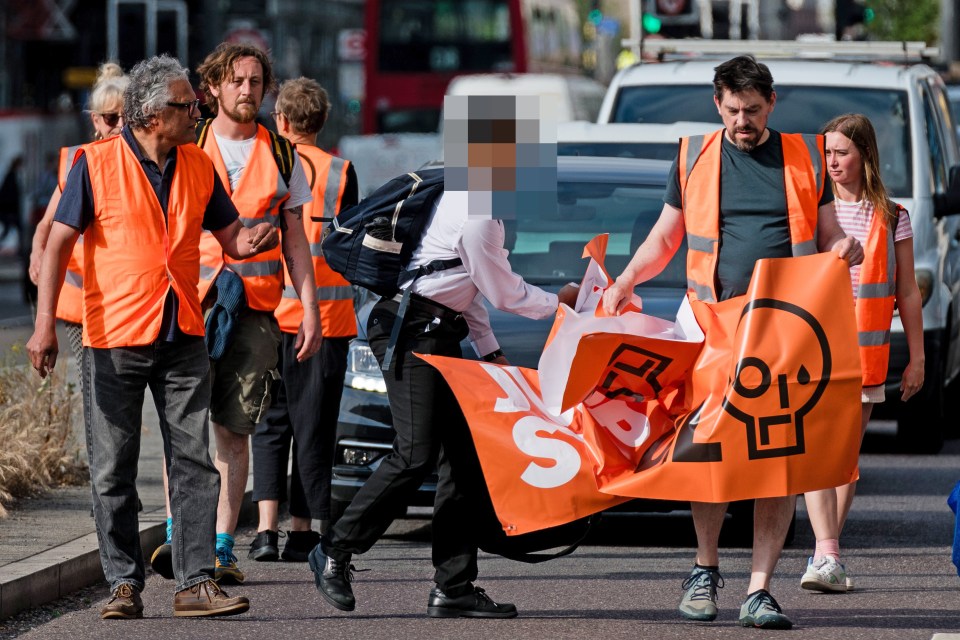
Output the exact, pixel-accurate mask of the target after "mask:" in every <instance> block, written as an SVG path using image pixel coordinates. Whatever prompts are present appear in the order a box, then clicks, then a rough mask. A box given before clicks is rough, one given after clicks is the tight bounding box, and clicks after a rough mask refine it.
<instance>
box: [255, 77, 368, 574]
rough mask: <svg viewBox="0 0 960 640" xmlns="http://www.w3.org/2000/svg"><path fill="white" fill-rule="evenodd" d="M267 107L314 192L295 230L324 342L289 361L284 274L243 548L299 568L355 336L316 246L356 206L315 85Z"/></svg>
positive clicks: (326, 482) (290, 301)
mask: <svg viewBox="0 0 960 640" xmlns="http://www.w3.org/2000/svg"><path fill="white" fill-rule="evenodd" d="M274 109H275V110H274V111H273V113H272V114H271V115H272V116H273V117H274V119H275V121H276V123H277V130H278V131H279V132H280V134H281V135H283V136H284V137H285V138H287V139H289V140H290V141H291V142H293V143H294V144H295V145H296V149H297V153H298V154H299V155H300V160H301V162H302V163H303V168H304V172H305V173H306V174H307V180H308V182H309V183H310V188H311V190H312V192H313V202H311V203H309V204H307V205H304V208H303V213H304V220H303V224H304V227H305V229H306V233H307V240H308V241H309V242H310V255H311V256H312V258H313V275H314V279H315V280H316V282H317V304H318V305H319V307H320V321H321V324H322V326H323V344H322V345H321V347H320V353H318V354H317V356H316V357H314V358H310V359H309V360H307V361H306V362H297V358H296V355H297V352H296V342H295V339H296V336H297V328H298V327H299V326H300V321H301V318H302V317H303V308H302V307H301V306H300V301H299V300H298V299H297V296H296V292H295V291H294V289H293V286H291V285H290V275H289V272H288V271H286V270H285V272H284V283H285V286H284V290H283V299H282V300H280V305H279V306H278V307H277V311H276V316H277V320H278V322H279V323H280V331H282V332H283V338H282V343H281V345H280V354H279V362H280V364H279V368H280V385H279V387H278V391H277V397H276V398H275V399H274V402H273V404H272V406H271V407H270V409H269V410H268V411H267V413H266V415H265V416H264V418H263V420H261V421H260V423H259V424H258V425H257V428H256V431H255V432H254V434H253V500H254V502H256V503H257V507H258V509H259V512H260V524H259V526H258V528H257V537H256V538H255V539H254V540H253V543H252V544H251V546H250V557H251V558H252V559H254V560H259V561H272V560H277V559H278V558H279V557H281V555H282V557H283V559H284V560H286V561H288V562H306V561H307V555H308V554H309V553H310V551H311V550H312V549H313V548H314V547H315V546H317V544H318V543H319V542H320V534H321V533H326V530H327V526H328V525H329V522H330V481H331V476H332V475H333V452H334V438H335V436H336V429H337V420H338V417H339V415H340V396H341V393H342V392H343V380H344V376H345V375H346V370H347V348H348V346H349V343H350V339H351V338H353V337H355V336H356V335H357V322H356V316H355V315H354V310H353V289H352V288H351V287H350V283H349V282H347V281H346V280H344V279H343V277H342V276H341V275H339V274H338V273H336V272H334V271H333V270H331V269H330V267H328V266H327V261H326V260H324V259H323V253H322V252H321V251H320V240H321V238H322V235H323V229H324V227H325V226H326V225H328V224H330V220H331V219H332V218H333V216H335V215H337V213H339V212H340V210H341V209H343V208H344V207H348V206H350V205H353V204H356V202H357V199H358V186H357V174H356V172H355V171H354V169H353V164H351V163H350V162H349V161H347V160H343V159H341V158H338V157H336V156H332V155H330V154H329V153H326V152H325V151H323V150H321V149H320V148H319V147H317V135H318V134H319V133H320V130H321V129H322V128H323V125H324V124H325V123H326V121H327V115H328V114H329V112H330V100H329V99H328V98H327V92H326V91H324V89H323V87H321V86H320V84H319V83H317V81H316V80H311V79H309V78H297V79H295V80H287V81H286V82H284V83H283V84H282V85H281V86H280V93H279V94H278V95H277V103H276V106H275V107H274ZM291 439H292V440H293V473H292V474H291V476H290V496H289V498H290V500H289V502H290V515H291V516H292V522H291V527H292V530H291V531H288V532H287V541H286V544H285V545H284V548H283V553H282V554H281V553H280V550H279V547H278V538H279V533H280V532H279V503H280V501H281V500H282V498H283V496H284V495H285V494H286V484H287V458H288V455H289V452H290V441H291ZM312 518H315V519H317V520H319V523H318V525H319V529H320V532H319V533H318V532H316V531H313V530H312V529H311V519H312Z"/></svg>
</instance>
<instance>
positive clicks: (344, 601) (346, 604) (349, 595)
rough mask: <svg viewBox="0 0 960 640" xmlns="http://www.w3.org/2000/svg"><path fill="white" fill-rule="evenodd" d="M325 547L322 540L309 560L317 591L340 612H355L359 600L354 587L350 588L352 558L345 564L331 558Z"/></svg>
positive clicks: (311, 553)
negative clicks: (355, 595)
mask: <svg viewBox="0 0 960 640" xmlns="http://www.w3.org/2000/svg"><path fill="white" fill-rule="evenodd" d="M323 547H324V542H323V539H322V538H321V539H320V543H319V544H318V545H317V546H315V547H314V548H313V551H311V552H310V555H309V556H308V558H307V561H308V562H309V563H310V570H311V571H313V579H314V582H315V583H316V585H317V591H319V592H320V595H321V596H323V599H324V600H326V601H327V602H328V603H330V605H331V606H333V607H335V608H337V609H340V611H353V610H354V609H355V608H356V606H357V600H356V598H354V597H353V587H351V586H350V581H351V580H353V565H352V564H350V558H349V556H348V557H347V560H346V561H345V562H342V561H340V560H336V559H334V558H331V557H330V556H328V555H327V553H326V550H325V549H324V548H323Z"/></svg>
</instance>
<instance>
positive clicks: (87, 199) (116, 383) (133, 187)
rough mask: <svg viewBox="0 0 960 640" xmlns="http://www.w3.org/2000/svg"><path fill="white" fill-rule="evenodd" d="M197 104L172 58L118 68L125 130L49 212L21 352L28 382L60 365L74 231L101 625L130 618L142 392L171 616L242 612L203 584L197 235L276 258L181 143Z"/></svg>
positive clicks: (203, 399) (208, 497)
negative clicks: (153, 448) (158, 449)
mask: <svg viewBox="0 0 960 640" xmlns="http://www.w3.org/2000/svg"><path fill="white" fill-rule="evenodd" d="M197 107H198V101H197V100H196V98H195V94H194V91H193V88H192V87H191V86H190V82H189V80H188V72H187V70H186V69H185V68H184V67H183V66H182V65H181V64H180V63H179V62H178V61H177V60H175V59H174V58H171V57H169V56H159V57H153V58H150V59H149V60H146V61H144V62H141V63H139V64H137V65H136V66H135V67H134V68H133V70H132V71H131V72H130V84H129V86H128V87H127V89H126V91H125V93H124V120H125V121H126V126H125V127H124V128H123V130H122V131H121V133H120V135H119V136H115V137H114V138H111V139H109V140H102V141H100V142H95V143H92V144H88V145H85V146H84V147H83V149H82V151H81V153H80V156H79V158H78V160H77V161H76V164H75V165H74V168H73V170H72V171H71V173H70V177H69V179H68V180H67V184H66V187H65V189H64V191H63V196H62V198H61V200H60V204H59V206H58V208H57V213H56V216H55V217H54V222H53V225H52V227H51V229H50V236H49V239H48V243H47V251H46V253H45V254H44V258H43V264H42V266H41V271H40V280H39V300H38V306H37V322H36V328H35V331H34V334H33V336H32V337H31V338H30V341H29V342H28V343H27V351H28V353H29V356H30V361H31V363H32V364H33V366H34V368H36V369H37V371H38V373H39V374H40V376H41V377H45V376H46V375H47V373H49V371H50V370H52V368H53V366H54V364H55V363H56V359H57V351H58V345H57V336H56V327H55V312H56V305H57V298H58V295H59V291H60V287H61V286H62V284H63V278H64V272H65V269H66V264H67V258H68V256H69V254H70V251H71V249H72V247H73V245H74V243H75V242H76V240H77V237H78V235H79V234H80V233H83V234H84V243H83V246H84V274H83V275H84V290H83V296H84V303H83V326H84V329H83V344H84V360H83V376H84V389H85V392H86V394H87V402H86V403H85V408H86V411H87V412H88V414H89V419H88V421H87V424H88V437H87V452H88V455H89V461H90V480H91V485H92V490H93V503H94V518H95V519H96V524H97V533H98V537H99V540H100V561H101V564H102V565H103V571H104V574H105V575H106V578H107V580H108V581H109V582H110V588H111V590H112V592H113V593H112V596H113V597H112V598H111V599H110V601H109V602H108V603H107V604H106V605H105V606H104V607H103V608H102V609H101V612H100V613H101V617H102V618H105V619H108V618H121V619H123V618H140V617H142V616H143V603H142V601H141V599H140V591H142V590H143V587H144V561H143V555H142V551H141V548H140V536H139V535H138V522H137V490H136V477H137V460H138V458H139V454H140V416H141V411H142V408H143V395H144V389H145V388H146V387H149V388H150V391H151V393H152V394H153V397H154V402H155V403H156V406H157V413H158V414H159V416H160V433H161V436H162V438H163V446H164V453H165V459H166V463H167V470H168V473H169V477H170V483H169V498H170V503H171V505H172V509H173V514H174V530H173V571H174V574H175V578H176V595H175V597H174V604H173V609H174V615H175V616H212V615H232V614H237V613H242V612H244V611H246V610H247V609H248V608H249V601H248V600H247V599H246V598H242V597H235V598H231V597H228V596H227V594H226V593H224V592H223V590H221V589H220V588H219V586H218V585H217V583H216V582H214V580H213V566H212V565H213V557H214V524H215V521H216V512H215V510H214V508H213V505H214V504H215V503H216V500H217V495H218V493H219V490H220V479H219V476H218V474H217V471H216V469H215V468H214V466H213V464H212V462H211V460H210V455H209V453H208V448H209V434H208V417H207V412H208V409H209V405H210V376H209V370H210V364H209V359H208V357H207V350H206V347H205V346H204V339H203V333H204V327H203V318H202V315H201V311H200V300H199V296H198V293H197V281H198V278H199V269H200V252H199V244H200V233H201V229H209V230H210V231H211V232H212V233H213V235H214V236H215V237H216V239H217V241H218V242H219V243H220V244H221V245H222V246H223V250H224V252H226V253H227V254H228V255H231V256H235V257H237V258H245V257H248V256H252V255H255V254H257V253H259V252H261V251H265V250H268V249H271V248H273V247H275V246H276V245H277V243H278V238H277V233H276V231H275V229H274V228H273V227H272V226H271V225H269V224H261V225H257V226H254V227H250V228H245V227H244V226H243V225H242V224H241V223H240V221H239V219H238V214H237V210H236V208H235V207H234V205H233V203H232V202H231V200H230V197H229V196H228V195H227V193H226V191H225V190H224V188H223V185H222V184H221V182H220V180H219V179H218V178H217V175H216V173H215V170H214V168H213V163H212V162H211V161H210V160H209V159H208V158H207V156H206V155H205V154H204V153H203V152H202V151H200V150H199V149H198V148H197V147H196V146H195V145H194V144H193V141H194V126H195V124H196V120H197V116H198V115H199V111H198V108H197Z"/></svg>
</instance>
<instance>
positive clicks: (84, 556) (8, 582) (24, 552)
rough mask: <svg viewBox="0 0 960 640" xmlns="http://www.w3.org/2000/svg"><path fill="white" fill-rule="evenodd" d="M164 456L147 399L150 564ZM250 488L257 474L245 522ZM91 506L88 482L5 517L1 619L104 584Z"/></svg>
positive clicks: (161, 514)
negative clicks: (74, 592)
mask: <svg viewBox="0 0 960 640" xmlns="http://www.w3.org/2000/svg"><path fill="white" fill-rule="evenodd" d="M62 344H66V342H62ZM75 375H76V371H75V366H74V362H73V359H72V358H70V359H69V361H68V376H75ZM73 379H75V378H73ZM78 411H79V409H78ZM74 425H75V429H76V431H77V432H78V445H79V446H80V448H81V452H82V455H83V457H84V458H86V451H85V449H84V442H83V428H82V419H81V417H80V414H79V413H78V414H77V418H76V419H75V421H74ZM211 439H212V436H211ZM162 456H163V446H162V443H161V439H160V429H159V422H158V417H157V413H156V410H155V408H154V406H153V399H152V397H151V396H150V394H149V393H146V394H145V400H144V411H143V432H142V440H141V449H140V465H139V475H138V477H137V490H138V491H139V493H140V500H141V501H142V502H143V511H142V512H141V513H140V540H141V544H142V546H143V549H144V555H145V557H147V558H149V555H150V554H151V553H152V552H153V550H154V549H155V548H156V547H157V545H158V544H160V543H161V542H162V541H163V537H164V534H165V527H166V511H165V507H164V498H163V479H162V475H161V464H162V459H163V458H162ZM251 468H252V465H251ZM251 487H252V476H251V477H250V478H249V479H248V482H247V489H248V491H247V496H245V504H244V509H243V512H242V513H241V523H244V522H245V521H248V520H249V519H250V518H251V517H252V516H253V514H254V512H253V508H252V503H250V501H249V495H250V491H249V490H250V489H251ZM211 506H212V507H213V506H214V505H211ZM90 507H91V497H90V485H89V483H88V484H85V485H83V486H79V487H65V488H60V489H55V490H52V491H50V492H48V493H46V494H45V495H43V496H41V497H38V498H33V499H28V500H23V501H20V502H18V503H17V504H16V505H14V508H13V509H11V510H10V514H9V515H8V516H7V517H6V518H4V519H2V520H0V619H4V618H7V617H10V616H12V615H14V614H15V613H17V612H19V611H21V610H23V609H27V608H30V607H36V606H39V605H42V604H45V603H47V602H50V601H52V600H56V599H57V598H60V597H62V596H64V595H67V594H69V593H71V592H73V591H76V590H77V589H80V588H82V587H85V586H88V585H91V584H94V583H96V582H99V581H101V580H103V571H102V569H101V567H100V557H99V555H98V552H97V534H96V527H95V525H94V521H93V518H92V517H91V515H90Z"/></svg>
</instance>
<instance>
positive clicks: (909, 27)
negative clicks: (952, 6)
mask: <svg viewBox="0 0 960 640" xmlns="http://www.w3.org/2000/svg"><path fill="white" fill-rule="evenodd" d="M866 5H867V7H868V8H869V9H868V10H872V11H873V20H872V21H871V22H870V23H869V24H868V25H867V33H868V34H869V36H870V39H871V40H907V41H917V40H921V41H923V42H926V43H927V44H930V45H933V44H937V43H938V42H939V41H940V0H867V2H866Z"/></svg>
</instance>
